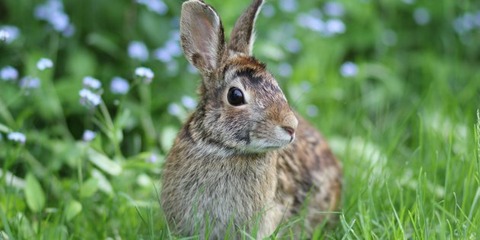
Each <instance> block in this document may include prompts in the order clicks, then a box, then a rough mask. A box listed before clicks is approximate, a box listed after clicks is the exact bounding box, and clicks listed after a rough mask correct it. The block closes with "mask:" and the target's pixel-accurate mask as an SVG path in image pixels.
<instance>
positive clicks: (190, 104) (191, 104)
mask: <svg viewBox="0 0 480 240" xmlns="http://www.w3.org/2000/svg"><path fill="white" fill-rule="evenodd" d="M182 104H183V106H185V107H186V108H188V109H190V110H192V109H195V107H196V106H197V101H195V99H193V98H192V97H190V96H183V97H182Z"/></svg>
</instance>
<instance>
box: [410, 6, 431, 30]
mask: <svg viewBox="0 0 480 240" xmlns="http://www.w3.org/2000/svg"><path fill="white" fill-rule="evenodd" d="M413 19H415V22H416V23H417V24H418V25H421V26H423V25H426V24H428V23H429V22H430V12H428V10H427V9H426V8H417V9H415V11H414V12H413Z"/></svg>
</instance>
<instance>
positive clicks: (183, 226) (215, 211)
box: [161, 0, 342, 239]
mask: <svg viewBox="0 0 480 240" xmlns="http://www.w3.org/2000/svg"><path fill="white" fill-rule="evenodd" d="M262 3H263V1H262V0H254V1H253V3H252V4H251V5H250V6H249V7H248V8H247V9H246V11H245V12H244V13H243V14H242V15H241V17H240V18H239V19H238V20H237V22H236V24H235V27H234V28H233V31H232V34H231V39H230V42H229V43H228V44H227V43H226V42H225V38H224V33H223V26H222V23H221V21H220V17H219V16H218V15H217V13H216V12H215V10H214V9H213V8H212V7H211V6H209V5H207V4H205V3H204V2H203V1H201V0H189V1H187V2H185V3H183V5H182V13H181V19H180V21H181V22H180V35H181V44H182V48H183V51H184V53H185V56H186V58H187V59H188V61H189V62H190V63H191V64H193V65H194V66H195V67H196V68H197V69H198V70H199V71H200V73H201V75H202V79H203V80H202V82H201V85H200V89H199V93H200V101H199V104H198V107H197V109H196V110H195V112H194V113H193V114H192V115H191V116H190V118H189V119H188V121H187V122H186V123H185V125H184V126H183V128H182V129H181V131H180V132H179V134H178V136H177V138H176V140H175V143H174V145H173V147H172V149H171V151H170V153H169V155H168V157H167V161H166V164H165V171H164V174H163V189H162V196H161V204H162V207H163V210H164V212H165V216H166V218H167V221H168V223H169V226H170V227H171V228H172V230H173V232H174V233H175V234H180V235H197V234H198V236H199V238H201V239H223V238H224V237H227V236H228V237H229V238H233V239H237V238H239V237H240V236H241V234H245V233H246V234H250V236H253V237H254V238H263V237H267V236H269V235H271V234H272V233H274V231H275V230H276V229H277V227H278V226H279V225H280V224H281V223H284V222H286V221H288V220H289V219H291V218H292V217H295V216H298V215H299V214H301V213H303V214H304V215H303V217H302V218H301V219H302V221H301V226H302V227H304V229H305V230H306V232H307V234H310V233H311V232H312V231H313V230H314V228H315V227H316V226H317V225H319V224H321V223H323V222H324V221H325V220H328V219H331V218H332V214H331V212H332V211H334V210H336V209H337V205H338V203H339V201H340V192H341V181H342V173H341V167H340V164H339V162H338V161H337V160H336V159H335V157H334V156H333V154H332V152H331V150H330V148H329V147H328V145H327V143H326V142H325V140H324V139H323V138H322V136H321V135H320V133H319V132H317V131H316V130H315V129H314V128H313V127H312V126H311V125H310V124H308V123H307V122H306V121H305V120H303V119H302V118H301V117H300V116H298V115H296V114H295V113H294V112H293V111H292V109H291V108H290V106H289V105H288V103H287V99H286V98H285V96H284V94H283V92H282V90H281V89H280V87H279V86H278V84H277V82H276V80H275V78H274V77H273V76H272V75H271V74H270V73H269V72H268V71H267V70H266V68H265V65H264V64H263V63H261V62H259V61H258V60H256V59H255V58H254V57H253V56H252V53H251V52H252V44H253V38H254V37H253V35H254V33H253V30H254V29H253V28H254V22H255V18H256V16H257V14H258V12H259V9H260V7H261V5H262ZM307 236H308V235H307Z"/></svg>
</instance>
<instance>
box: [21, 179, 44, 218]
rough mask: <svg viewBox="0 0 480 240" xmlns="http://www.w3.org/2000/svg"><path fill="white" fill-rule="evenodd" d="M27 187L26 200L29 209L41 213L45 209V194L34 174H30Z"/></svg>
mask: <svg viewBox="0 0 480 240" xmlns="http://www.w3.org/2000/svg"><path fill="white" fill-rule="evenodd" d="M25 180H26V185H25V198H26V200H27V205H28V207H29V208H30V209H31V210H32V211H33V212H40V211H41V210H42V209H43V208H44V207H45V194H44V193H43V189H42V187H41V186H40V183H39V182H38V180H37V179H36V178H35V176H33V174H31V173H28V174H27V177H26V179H25Z"/></svg>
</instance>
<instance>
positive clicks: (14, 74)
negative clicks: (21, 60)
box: [0, 66, 18, 81]
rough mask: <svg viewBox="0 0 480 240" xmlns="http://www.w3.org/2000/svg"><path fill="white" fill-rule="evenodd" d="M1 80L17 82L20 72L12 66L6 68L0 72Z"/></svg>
mask: <svg viewBox="0 0 480 240" xmlns="http://www.w3.org/2000/svg"><path fill="white" fill-rule="evenodd" d="M0 78H1V79H3V80H4V81H13V80H17V78H18V71H17V69H15V68H14V67H12V66H6V67H4V68H2V69H1V70H0Z"/></svg>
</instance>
